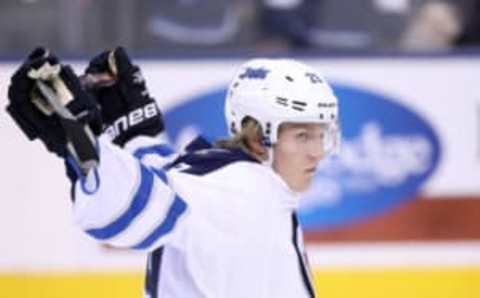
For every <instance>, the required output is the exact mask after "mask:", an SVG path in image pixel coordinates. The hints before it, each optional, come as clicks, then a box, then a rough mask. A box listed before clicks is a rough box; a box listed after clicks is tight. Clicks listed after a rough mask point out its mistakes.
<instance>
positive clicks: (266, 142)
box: [262, 137, 273, 167]
mask: <svg viewBox="0 0 480 298" xmlns="http://www.w3.org/2000/svg"><path fill="white" fill-rule="evenodd" d="M262 144H263V146H265V148H266V149H267V159H266V160H264V161H262V164H263V165H265V166H268V167H272V166H273V144H272V142H271V141H270V140H269V139H268V138H266V137H264V138H263V140H262Z"/></svg>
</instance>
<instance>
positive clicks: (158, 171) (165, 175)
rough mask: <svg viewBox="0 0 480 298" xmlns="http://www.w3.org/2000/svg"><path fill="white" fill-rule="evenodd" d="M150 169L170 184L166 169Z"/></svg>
mask: <svg viewBox="0 0 480 298" xmlns="http://www.w3.org/2000/svg"><path fill="white" fill-rule="evenodd" d="M150 169H151V170H152V171H153V172H154V173H155V175H156V176H157V177H158V178H160V179H161V180H162V181H163V183H165V184H168V180H167V174H166V173H165V171H164V170H162V169H156V168H150Z"/></svg>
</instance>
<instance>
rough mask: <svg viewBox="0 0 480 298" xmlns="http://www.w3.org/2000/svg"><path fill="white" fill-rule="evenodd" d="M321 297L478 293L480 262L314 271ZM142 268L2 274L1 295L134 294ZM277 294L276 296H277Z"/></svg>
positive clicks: (430, 297) (139, 290) (445, 297)
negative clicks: (457, 265) (460, 265)
mask: <svg viewBox="0 0 480 298" xmlns="http://www.w3.org/2000/svg"><path fill="white" fill-rule="evenodd" d="M314 279H315V286H316V290H317V294H318V297H319V298H352V297H355V298H385V297H388V298H407V297H408V298H412V297H413V298H477V297H480V267H476V268H438V269H418V268H413V269H412V268H410V269H392V268H388V269H352V270H346V269H331V270H330V269H322V270H319V269H317V270H314ZM143 280H144V276H143V274H142V273H138V272H137V273H134V272H124V273H118V272H115V273H113V272H105V273H0V298H7V297H8V298H16V297H21V298H33V297H35V298H80V297H81V298H85V297H88V298H97V297H98V298H100V297H102V298H103V297H118V298H135V297H142V294H143ZM278 298H280V297H278Z"/></svg>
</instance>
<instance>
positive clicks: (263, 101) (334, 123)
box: [225, 59, 340, 152]
mask: <svg viewBox="0 0 480 298" xmlns="http://www.w3.org/2000/svg"><path fill="white" fill-rule="evenodd" d="M225 117H226V121H227V127H228V129H229V132H230V134H231V135H234V134H236V133H237V132H238V131H239V130H240V129H241V127H242V121H243V120H244V119H245V118H246V117H252V118H254V119H255V120H257V121H258V122H259V124H260V126H261V127H262V132H263V134H264V137H265V140H264V141H265V144H266V145H271V144H275V143H276V141H277V138H278V128H279V126H280V125H281V124H282V123H286V122H289V123H324V124H326V125H327V133H326V134H325V139H324V147H325V152H332V151H337V150H338V147H339V142H340V130H339V125H338V120H339V115H338V100H337V97H336V96H335V94H334V93H333V91H332V89H331V88H330V86H329V84H328V83H327V81H326V80H325V78H324V77H323V76H322V75H321V74H320V73H319V72H317V71H316V70H315V69H313V68H311V67H309V66H307V65H305V64H302V63H300V62H297V61H294V60H288V59H253V60H250V61H247V62H246V63H245V64H243V65H242V66H241V67H240V69H239V71H238V72H237V73H236V75H235V77H234V78H233V80H232V82H231V84H230V86H229V88H228V92H227V98H226V100H225Z"/></svg>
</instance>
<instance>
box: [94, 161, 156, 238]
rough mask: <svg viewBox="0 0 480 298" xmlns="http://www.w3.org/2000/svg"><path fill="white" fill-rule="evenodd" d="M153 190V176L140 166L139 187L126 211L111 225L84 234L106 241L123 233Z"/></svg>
mask: <svg viewBox="0 0 480 298" xmlns="http://www.w3.org/2000/svg"><path fill="white" fill-rule="evenodd" d="M152 188H153V174H152V173H151V172H150V171H148V170H147V169H146V168H145V167H144V166H143V165H140V186H139V187H138V190H137V193H136V194H135V196H134V197H133V199H132V201H131V204H130V206H129V207H128V209H127V210H126V211H125V212H124V213H123V214H122V215H120V217H118V218H117V219H116V220H114V221H113V222H112V223H110V224H108V225H107V226H105V227H103V228H96V229H90V230H87V231H86V232H87V233H88V234H89V235H91V236H93V237H95V238H97V239H101V240H104V239H108V238H111V237H114V236H116V235H118V234H119V233H121V232H122V231H124V230H125V229H126V228H127V227H128V226H129V225H130V223H131V222H132V221H133V220H134V219H135V217H136V216H137V215H138V214H139V213H140V212H142V210H143V209H144V208H145V206H146V205H147V202H148V200H149V199H150V195H151V193H152Z"/></svg>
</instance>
